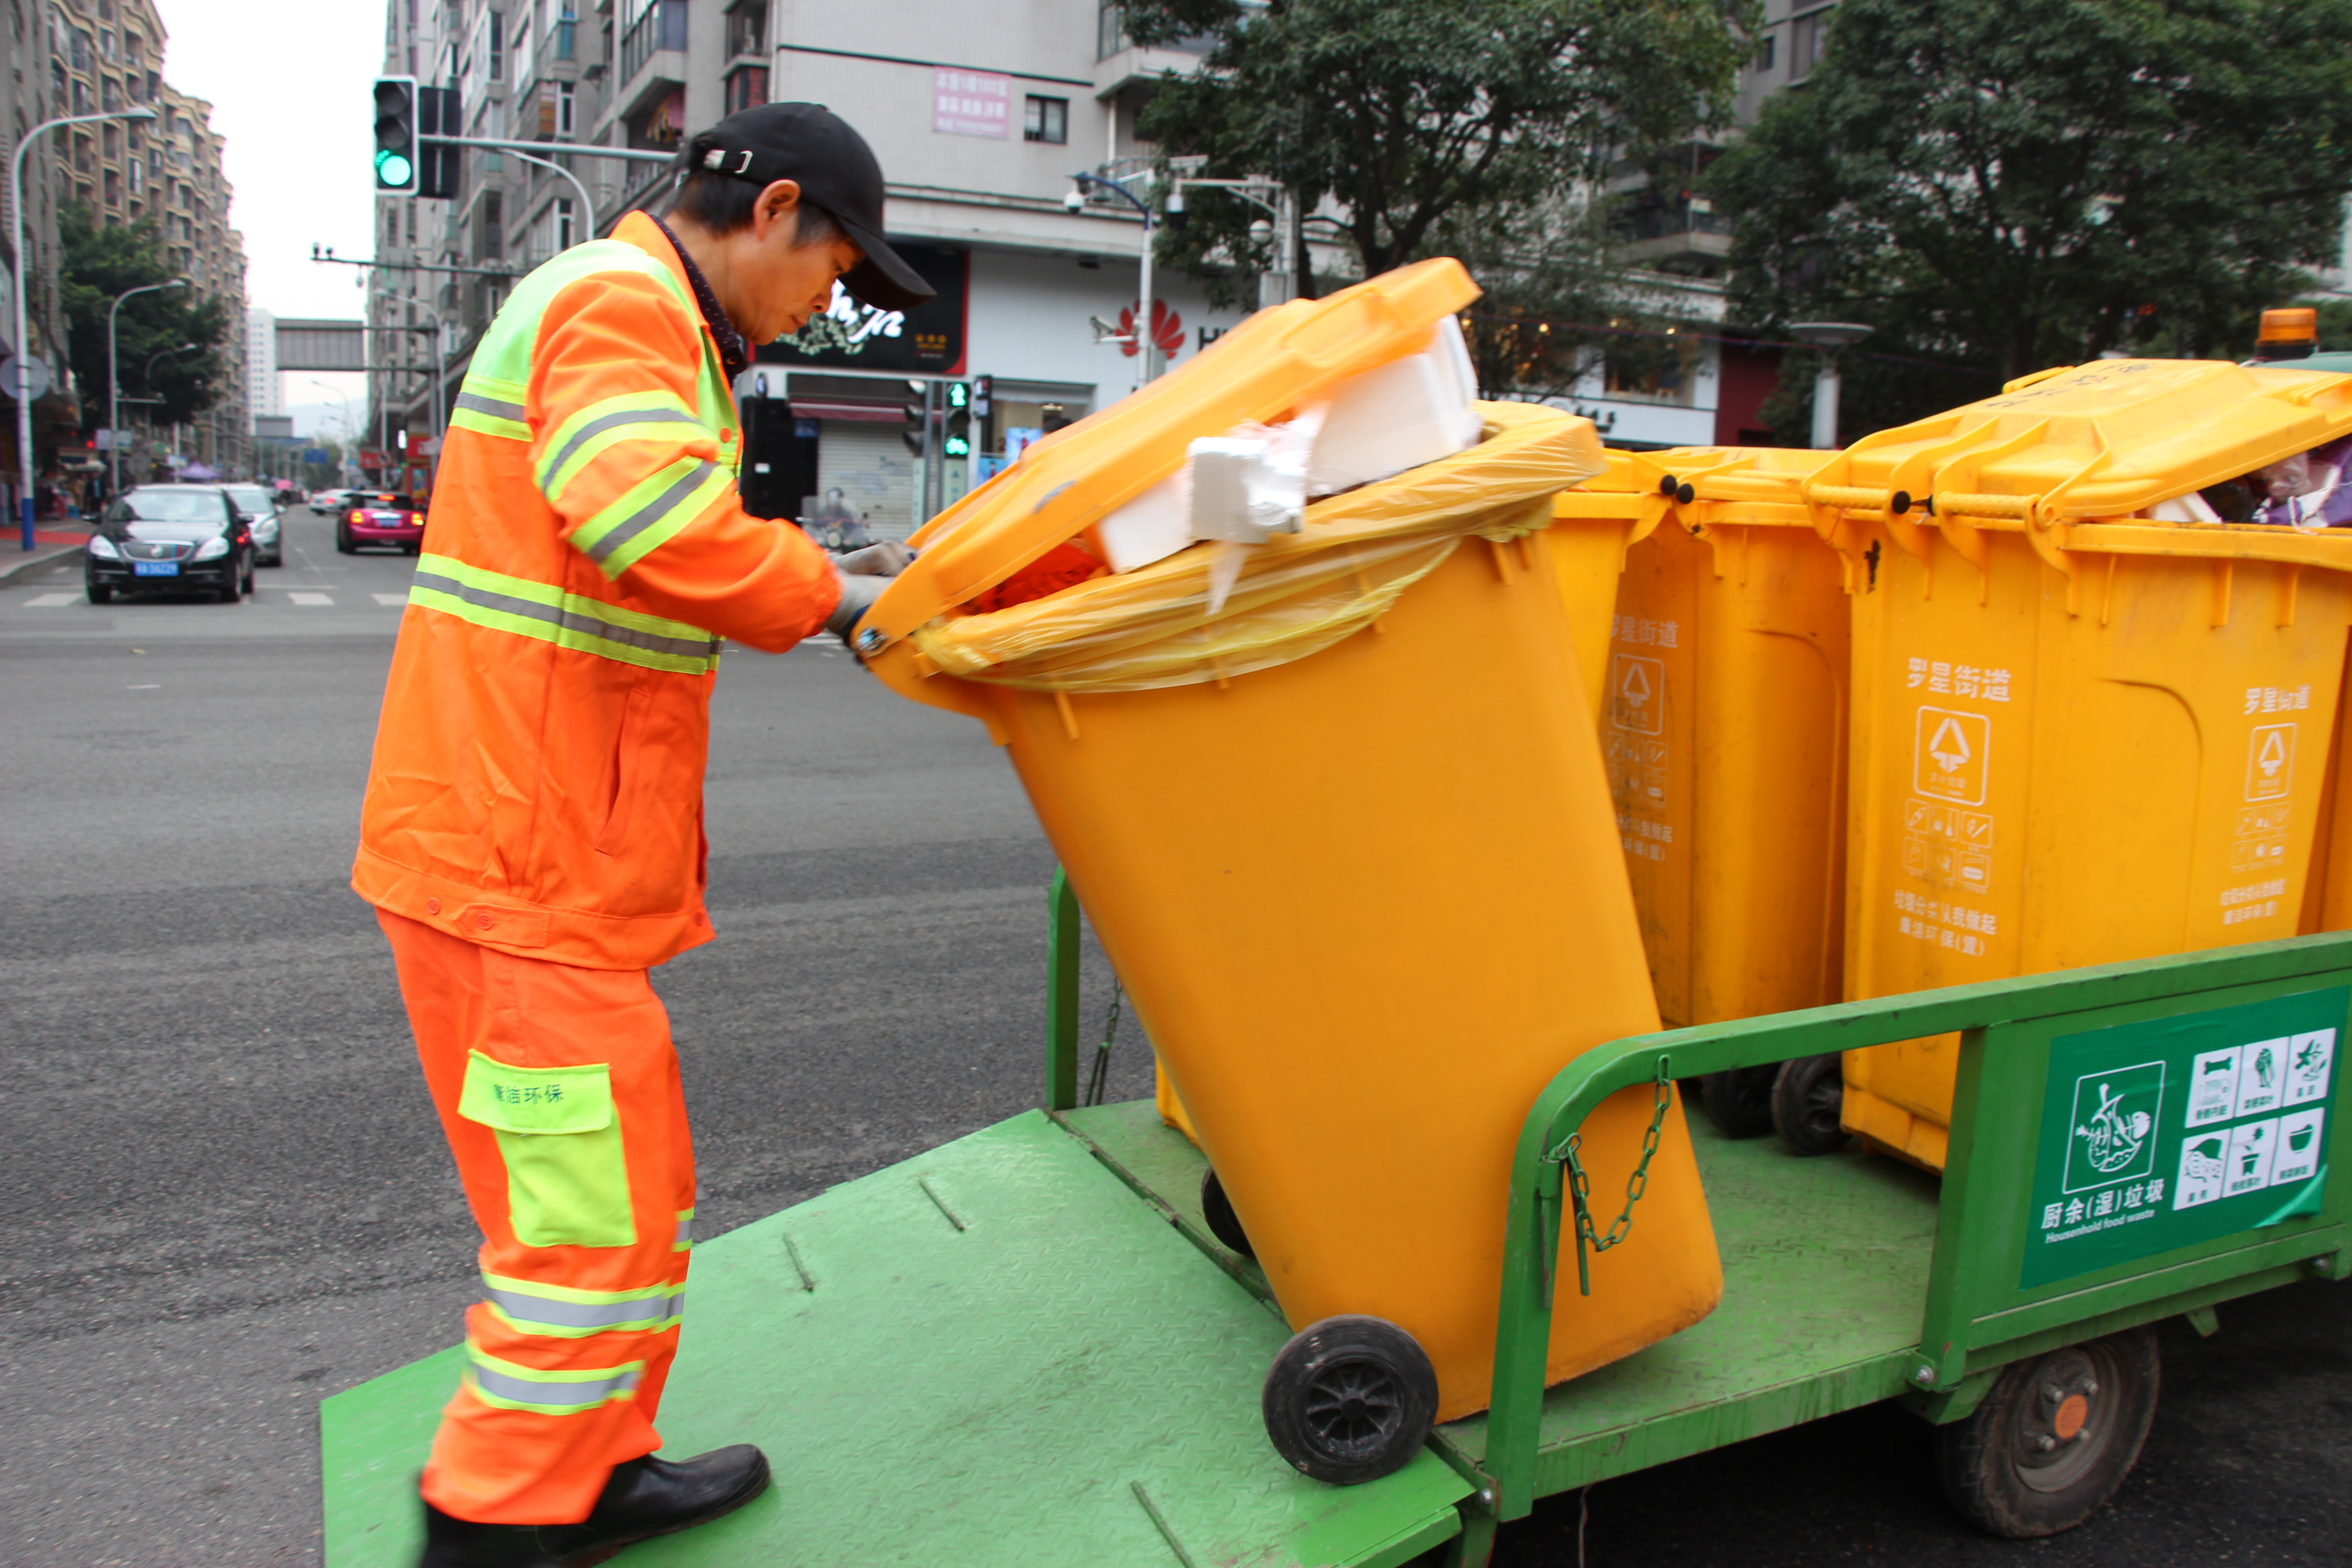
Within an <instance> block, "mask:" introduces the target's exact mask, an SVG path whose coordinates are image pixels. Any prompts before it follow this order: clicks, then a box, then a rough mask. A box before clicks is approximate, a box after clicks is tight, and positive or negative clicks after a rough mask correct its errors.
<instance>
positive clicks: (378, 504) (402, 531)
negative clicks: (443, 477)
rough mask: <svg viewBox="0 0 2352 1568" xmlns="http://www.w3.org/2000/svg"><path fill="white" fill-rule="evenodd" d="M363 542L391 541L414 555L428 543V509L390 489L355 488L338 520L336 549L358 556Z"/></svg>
mask: <svg viewBox="0 0 2352 1568" xmlns="http://www.w3.org/2000/svg"><path fill="white" fill-rule="evenodd" d="M362 544H389V545H393V546H394V547H396V548H398V549H400V550H404V551H405V552H408V553H409V554H411V555H414V554H415V553H416V552H417V551H419V550H420V549H422V548H423V547H424V544H425V510H424V509H423V508H422V507H420V506H418V505H417V504H416V502H415V499H414V498H413V497H409V496H404V495H394V494H393V493H392V492H391V491H390V490H353V491H352V497H351V500H350V503H349V504H348V505H346V506H345V507H344V508H343V511H342V515H341V517H339V518H337V519H336V520H335V548H336V549H337V550H340V551H341V552H343V553H344V554H346V555H356V554H357V553H359V548H360V546H361V545H362Z"/></svg>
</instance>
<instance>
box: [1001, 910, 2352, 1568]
mask: <svg viewBox="0 0 2352 1568" xmlns="http://www.w3.org/2000/svg"><path fill="white" fill-rule="evenodd" d="M1047 898H1048V937H1047V975H1048V981H1047V1007H1046V1069H1045V1104H1046V1106H1047V1108H1048V1109H1050V1110H1056V1111H1061V1110H1071V1109H1074V1108H1075V1107H1076V1105H1077V1104H1078V1102H1079V1084H1078V1078H1079V1073H1078V1058H1079V1021H1078V960H1079V951H1080V949H1079V942H1080V913H1079V908H1078V901H1077V897H1076V893H1075V892H1074V891H1073V890H1072V889H1071V888H1070V885H1069V880H1068V879H1067V878H1066V876H1065V875H1064V874H1063V873H1062V872H1061V871H1059V870H1056V871H1055V874H1054V881H1053V885H1052V889H1051V890H1050V892H1049V893H1048V895H1047ZM2337 986H2344V987H2352V932H2334V933H2329V934H2326V935H2322V936H2311V937H2297V938H2294V939H2293V940H2291V941H2286V942H2263V943H2257V944H2254V945H2251V946H2246V947H2237V948H2227V949H2222V950H2220V951H2217V952H2203V953H2189V954H2183V955H2179V956H2176V957H2170V958H2158V959H2148V960H2144V961H2141V962H2137V963H2117V964H2109V965H2105V966H2103V967H2100V968H2094V969H2075V970H2066V971H2062V972H2060V973H2054V974H2045V975H2036V976H2031V977H2028V978H2024V979H2018V980H2003V981H1994V982H1990V983H1987V984H1979V985H1961V986H1953V987H1950V988H1948V989H1946V990H1941V991H1923V992H1916V993H1914V994H1909V995H1906V996H1896V997H1887V998H1883V999H1879V1000H1874V1001H1869V1002H1852V1003H1846V1004H1843V1005H1838V1006H1833V1007H1815V1008H1811V1009H1808V1010H1806V1011H1803V1012H1798V1013H1782V1014H1775V1015H1771V1016H1767V1017H1762V1018H1750V1019H1743V1020H1739V1021H1737V1022H1732V1023H1723V1024H1708V1025H1703V1026H1698V1027H1695V1028H1688V1029H1675V1030H1668V1031H1665V1032H1664V1033H1660V1034H1654V1035H1641V1036H1635V1037H1631V1038H1627V1039H1622V1040H1617V1041H1613V1042H1612V1043H1610V1044H1608V1045H1605V1046H1601V1047H1595V1048H1593V1049H1591V1050H1589V1051H1587V1052H1585V1053H1584V1054H1582V1055H1581V1056H1579V1057H1578V1058H1576V1059H1575V1060H1574V1061H1572V1062H1570V1063H1569V1064H1568V1065H1567V1066H1566V1067H1564V1068H1561V1069H1560V1070H1559V1073H1558V1074H1557V1075H1555V1076H1554V1077H1553V1079H1552V1080H1551V1082H1550V1083H1549V1085H1547V1086H1546V1087H1545V1089H1544V1090H1543V1092H1542V1093H1541V1094H1539V1095H1538V1096H1537V1097H1536V1100H1535V1102H1534V1104H1533V1106H1532V1107H1531V1108H1530V1109H1529V1110H1528V1116H1527V1119H1526V1121H1524V1123H1523V1124H1522V1126H1521V1130H1520V1134H1519V1142H1518V1148H1517V1152H1516V1154H1515V1156H1514V1158H1513V1161H1512V1166H1511V1186H1510V1192H1509V1196H1508V1202H1507V1211H1506V1232H1505V1237H1504V1250H1503V1279H1502V1299H1501V1306H1500V1310H1499V1311H1498V1313H1497V1317H1496V1333H1495V1339H1496V1346H1495V1349H1496V1354H1495V1382H1494V1387H1493V1395H1492V1405H1491V1408H1490V1411H1489V1413H1488V1415H1487V1418H1486V1448H1485V1456H1484V1462H1483V1469H1484V1471H1485V1473H1486V1475H1487V1476H1488V1477H1489V1478H1490V1479H1491V1480H1492V1482H1493V1488H1492V1492H1493V1496H1492V1500H1491V1502H1488V1501H1486V1500H1481V1504H1480V1506H1479V1507H1478V1509H1477V1510H1476V1512H1477V1514H1478V1515H1479V1516H1480V1517H1479V1520H1478V1521H1475V1522H1478V1523H1479V1525H1480V1527H1481V1528H1482V1529H1485V1530H1489V1531H1491V1529H1492V1527H1493V1523H1494V1522H1495V1521H1497V1520H1511V1519H1518V1518H1521V1517H1524V1516H1525V1515H1526V1514H1527V1513H1528V1512H1529V1511H1530V1510H1532V1508H1533V1507H1534V1504H1535V1499H1536V1497H1537V1496H1538V1479H1539V1478H1538V1470H1539V1466H1540V1460H1541V1451H1542V1439H1543V1433H1542V1422H1543V1409H1544V1397H1545V1388H1544V1369H1545V1359H1546V1352H1547V1350H1548V1348H1549V1343H1550V1337H1551V1326H1552V1316H1553V1313H1554V1311H1555V1310H1559V1307H1558V1305H1557V1298H1558V1296H1559V1291H1558V1290H1557V1289H1556V1284H1557V1279H1558V1275H1559V1268H1560V1263H1561V1259H1560V1258H1559V1251H1560V1248H1561V1247H1562V1245H1563V1237H1562V1232H1563V1231H1566V1232H1567V1237H1566V1243H1567V1244H1568V1245H1572V1246H1573V1247H1575V1249H1576V1252H1577V1270H1578V1292H1577V1294H1576V1295H1575V1296H1572V1297H1570V1300H1571V1301H1573V1300H1578V1299H1580V1298H1581V1297H1582V1296H1584V1295H1589V1294H1592V1293H1594V1292H1595V1291H1596V1290H1598V1291H1605V1290H1606V1289H1608V1288H1609V1279H1608V1271H1607V1269H1606V1268H1605V1267H1604V1268H1599V1269H1597V1270H1596V1269H1595V1268H1594V1267H1593V1263H1594V1259H1595V1258H1597V1257H1598V1256H1599V1255H1600V1254H1601V1253H1604V1252H1606V1251H1607V1250H1608V1249H1609V1248H1610V1247H1614V1246H1615V1245H1616V1244H1617V1243H1618V1242H1619V1241H1621V1240H1622V1239H1623V1238H1624V1237H1625V1236H1626V1235H1627V1234H1628V1229H1629V1227H1632V1228H1638V1227H1639V1226H1640V1225H1641V1224H1642V1210H1641V1203H1640V1199H1641V1194H1642V1192H1643V1187H1644V1185H1645V1181H1646V1173H1647V1169H1648V1166H1649V1155H1650V1154H1651V1153H1652V1152H1654V1150H1655V1148H1656V1142H1657V1133H1658V1130H1659V1127H1660V1125H1661V1122H1662V1121H1663V1111H1664V1109H1665V1107H1666V1106H1667V1104H1668V1103H1669V1102H1668V1100H1666V1098H1665V1091H1664V1086H1665V1085H1666V1084H1668V1083H1670V1082H1671V1081H1672V1080H1674V1079H1690V1078H1695V1077H1697V1076H1699V1075H1701V1074H1705V1073H1713V1072H1723V1071H1727V1070H1729V1069H1731V1068H1744V1067H1763V1066H1768V1065H1769V1064H1772V1063H1775V1062H1783V1061H1789V1060H1791V1059H1793V1058H1799V1057H1807V1056H1816V1055H1822V1054H1826V1053H1828V1052H1832V1051H1844V1050H1853V1049H1856V1048H1859V1047H1864V1046H1875V1045H1885V1044H1888V1043H1891V1042H1894V1041H1897V1040H1909V1039H1916V1038H1920V1037H1925V1036H1932V1035H1942V1034H1950V1033H1957V1034H1958V1035H1959V1036H1960V1056H1959V1064H1958V1082H1957V1086H1956V1090H1955V1095H1954V1100H1953V1105H1952V1119H1951V1132H1950V1142H1949V1153H1948V1160H1947V1163H1946V1165H1945V1170H1944V1178H1943V1185H1942V1190H1941V1195H1940V1198H1939V1201H1938V1204H1937V1229H1936V1243H1935V1254H1934V1259H1933V1262H1932V1264H1931V1265H1930V1268H1929V1272H1928V1279H1927V1303H1926V1308H1925V1310H1924V1312H1923V1314H1922V1320H1921V1324H1920V1334H1919V1341H1918V1348H1917V1351H1916V1354H1915V1355H1914V1356H1913V1357H1912V1358H1911V1359H1910V1362H1909V1363H1908V1365H1907V1368H1906V1369H1905V1371H1904V1375H1903V1377H1902V1380H1901V1382H1900V1384H1897V1385H1893V1386H1888V1387H1887V1388H1885V1390H1884V1393H1883V1394H1881V1395H1879V1396H1881V1397H1885V1396H1892V1395H1895V1394H1906V1393H1907V1394H1914V1395H1918V1396H1923V1397H1924V1398H1925V1399H1926V1400H1927V1402H1928V1404H1927V1409H1928V1410H1929V1411H1930V1413H1931V1414H1935V1415H1936V1418H1937V1419H1948V1418H1953V1417H1957V1416H1958V1415H1964V1414H1966V1412H1967V1409H1968V1408H1969V1405H1970V1404H1971V1403H1972V1401H1971V1398H1970V1395H1969V1391H1972V1390H1980V1388H1981V1385H1982V1383H1983V1379H1984V1377H1985V1376H1986V1375H1987V1374H1989V1370H1990V1369H1991V1368H1996V1367H1999V1366H2001V1365H2005V1364H2007V1363H2010V1362H2011V1361H2015V1360H2019V1359H2021V1358H2022V1357H2025V1356H2030V1355H2035V1354H2039V1353H2041V1352H2042V1351H2044V1350H2048V1349H2053V1348H2055V1347H2057V1346H2059V1345H2063V1344H2067V1343H2072V1342H2077V1341H2080V1340H2084V1339H2090V1338H2095V1337H2097V1336H2099V1335H2101V1334H2106V1333H2113V1332H2116V1331H2119V1330H2121V1329H2125V1328H2128V1327H2131V1326H2133V1325H2135V1324H2137V1323H2143V1322H2149V1321H2155V1320H2156V1319H2158V1318H2162V1317H2168V1316H2171V1315H2174V1314H2178V1313H2186V1312H2200V1311H2202V1310H2205V1309H2208V1308H2210V1306H2211V1305H2212V1304H2213V1303H2214V1302H2216V1301H2221V1300H2228V1299H2230V1298H2231V1297H2234V1296H2238V1295H2243V1294H2246V1293H2248V1292H2250V1291H2252V1290H2255V1289H2265V1288H2267V1287H2269V1286H2271V1285H2275V1284H2284V1283H2286V1282H2288V1281H2289V1280H2291V1279H2297V1278H2302V1277H2305V1276H2308V1275H2311V1274H2318V1275H2321V1276H2323V1277H2326V1278H2331V1279H2336V1278H2342V1277H2344V1275H2345V1274H2346V1273H2347V1267H2346V1264H2347V1256H2346V1255H2347V1247H2346V1240H2347V1236H2346V1226H2345V1215H2346V1213H2347V1208H2352V1188H2347V1182H2352V1175H2347V1174H2346V1173H2344V1172H2343V1171H2341V1170H2335V1171H2323V1172H2322V1175H2323V1176H2324V1178H2325V1188H2326V1197H2325V1201H2324V1202H2323V1203H2321V1204H2319V1205H2316V1208H2315V1212H2311V1213H2291V1212H2290V1213H2285V1214H2283V1215H2278V1216H2273V1221H2271V1222H2268V1223H2265V1224H2264V1225H2263V1226H2262V1227H2261V1228H2259V1229H2257V1230H2252V1231H2247V1230H2239V1231H2235V1232H2231V1233H2229V1234H2225V1235H2221V1236H2217V1237H2212V1238H2210V1239H2209V1240H2206V1241H2202V1242H2200V1243H2199V1244H2197V1245H2193V1246H2189V1247H2181V1248H2179V1249H2177V1250H2175V1251H2171V1252H2167V1253H2162V1254H2159V1255H2158V1256H2155V1257H2152V1258H2142V1259H2137V1260H2134V1261H2130V1262H2126V1263H2120V1264H2117V1265H2115V1266H2113V1267H2110V1268H2098V1269H2093V1270H2090V1271H2088V1272H2085V1273H2084V1274H2082V1275H2081V1276H2079V1277H2075V1278H2069V1279H2063V1280H2060V1281H2057V1282H2054V1283H2052V1284H2049V1285H2045V1286H2040V1287H2032V1288H2028V1287H2025V1286H2023V1285H2021V1284H2018V1283H2016V1281H2018V1280H2019V1279H2020V1271H2019V1268H2018V1260H2019V1258H2020V1257H2021V1249H2022V1247H2023V1246H2024V1245H2025V1242H2024V1231H2025V1222H2026V1219H2027V1217H2028V1216H2027V1214H2026V1208H2027V1205H2028V1204H2029V1201H2030V1199H2031V1196H2032V1183H2033V1179H2034V1172H2035V1162H2036V1153H2037V1150H2036V1139H2037V1137H2038V1135H2039V1132H2040V1130H2041V1127H2042V1101H2043V1098H2044V1089H2045V1087H2046V1084H2047V1081H2048V1075H2049V1068H2050V1058H2051V1044H2052V1042H2053V1040H2054V1039H2058V1038H2060V1037H2075V1036H2079V1035H2083V1034H2085V1033H2087V1032H2089V1031H2094V1030H2099V1029H2105V1028H2109V1027H2115V1026H2126V1025H2146V1024H2149V1023H2151V1022H2158V1021H2163V1020H2168V1019H2175V1018H2179V1017H2181V1016H2188V1015H2193V1014H2197V1013H2201V1012H2205V1011H2210V1010H2214V1009H2220V1008H2228V1007H2232V1006H2237V1005H2244V1004H2255V1003H2263V1002H2267V1001H2271V1000H2273V999H2276V998H2280V997H2286V996H2294V995H2299V994H2305V993H2310V992H2314V991H2315V990H2319V989H2323V988H2333V987H2337ZM2336 1026H2337V1027H2338V1028H2339V1030H2340V1031H2342V1033H2341V1037H2342V1038H2344V1039H2345V1041H2346V1043H2347V1047H2352V1019H2347V1018H2344V1017H2341V1016H2339V1017H2337V1018H2336ZM2339 1065H2340V1064H2339ZM1620 1093H1625V1094H1647V1095H1649V1096H1650V1097H1651V1099H1652V1104H1653V1109H1654V1114H1653V1116H1652V1118H1651V1119H1650V1129H1651V1131H1650V1134H1649V1136H1648V1137H1647V1138H1645V1139H1644V1142H1643V1153H1642V1157H1641V1160H1640V1163H1639V1165H1638V1166H1637V1167H1636V1168H1635V1170H1634V1171H1633V1173H1632V1175H1631V1177H1630V1178H1629V1180H1628V1182H1627V1185H1626V1191H1625V1194H1624V1207H1623V1210H1622V1212H1621V1213H1620V1214H1619V1215H1618V1216H1617V1217H1616V1219H1615V1220H1614V1221H1612V1222H1611V1223H1610V1224H1608V1225H1607V1226H1605V1228H1604V1227H1602V1226H1598V1225H1596V1223H1595V1221H1594V1218H1593V1215H1592V1213H1591V1207H1592V1204H1591V1200H1590V1197H1589V1194H1588V1193H1587V1191H1586V1188H1587V1185H1588V1184H1587V1183H1586V1181H1585V1179H1584V1174H1583V1172H1582V1170H1581V1164H1580V1132H1581V1130H1582V1127H1583V1124H1584V1121H1585V1119H1586V1118H1587V1117H1589V1116H1590V1115H1591V1113H1592V1112H1593V1110H1595V1109H1597V1108H1598V1107H1599V1106H1600V1105H1601V1102H1602V1101H1603V1100H1607V1099H1608V1098H1609V1097H1610V1096H1612V1095H1614V1094H1620ZM2330 1114H2331V1115H2332V1114H2333V1112H2332V1111H2331V1113H2330ZM2345 1163H2347V1164H2352V1162H2345ZM1569 1310H1573V1309H1572V1308H1570V1309H1569ZM1963 1385H1966V1388H1965V1389H1964V1386H1963Z"/></svg>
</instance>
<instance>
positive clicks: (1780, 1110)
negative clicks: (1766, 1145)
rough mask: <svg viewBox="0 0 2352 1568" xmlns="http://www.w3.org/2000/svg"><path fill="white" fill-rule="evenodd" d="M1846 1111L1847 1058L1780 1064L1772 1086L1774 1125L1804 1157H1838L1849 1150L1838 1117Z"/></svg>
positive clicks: (1801, 1059) (1782, 1138) (1834, 1055)
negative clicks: (1777, 1075)
mask: <svg viewBox="0 0 2352 1568" xmlns="http://www.w3.org/2000/svg"><path fill="white" fill-rule="evenodd" d="M1844 1109H1845V1076H1844V1058H1842V1057H1840V1056H1839V1055H1838V1053H1837V1052H1835V1051H1832V1052H1830V1053H1829V1054H1828V1055H1826V1056H1819V1057H1799V1058H1797V1059H1796V1060H1795V1061H1792V1062H1782V1063H1781V1064H1780V1077H1779V1079H1777V1080H1776V1081H1775V1082H1774V1083H1773V1085H1772V1125H1773V1127H1774V1128H1776V1129H1778V1130H1779V1131H1780V1141H1781V1142H1784V1143H1786V1144H1788V1146H1789V1147H1790V1148H1791V1149H1794V1150H1795V1151H1796V1152H1798V1153H1800V1154H1834V1153H1836V1152H1838V1151H1839V1150H1841V1149H1843V1148H1844V1147H1845V1129H1844V1128H1843V1127H1841V1126H1840V1125H1838V1115H1839V1113H1840V1112H1841V1111H1843V1110H1844Z"/></svg>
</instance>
